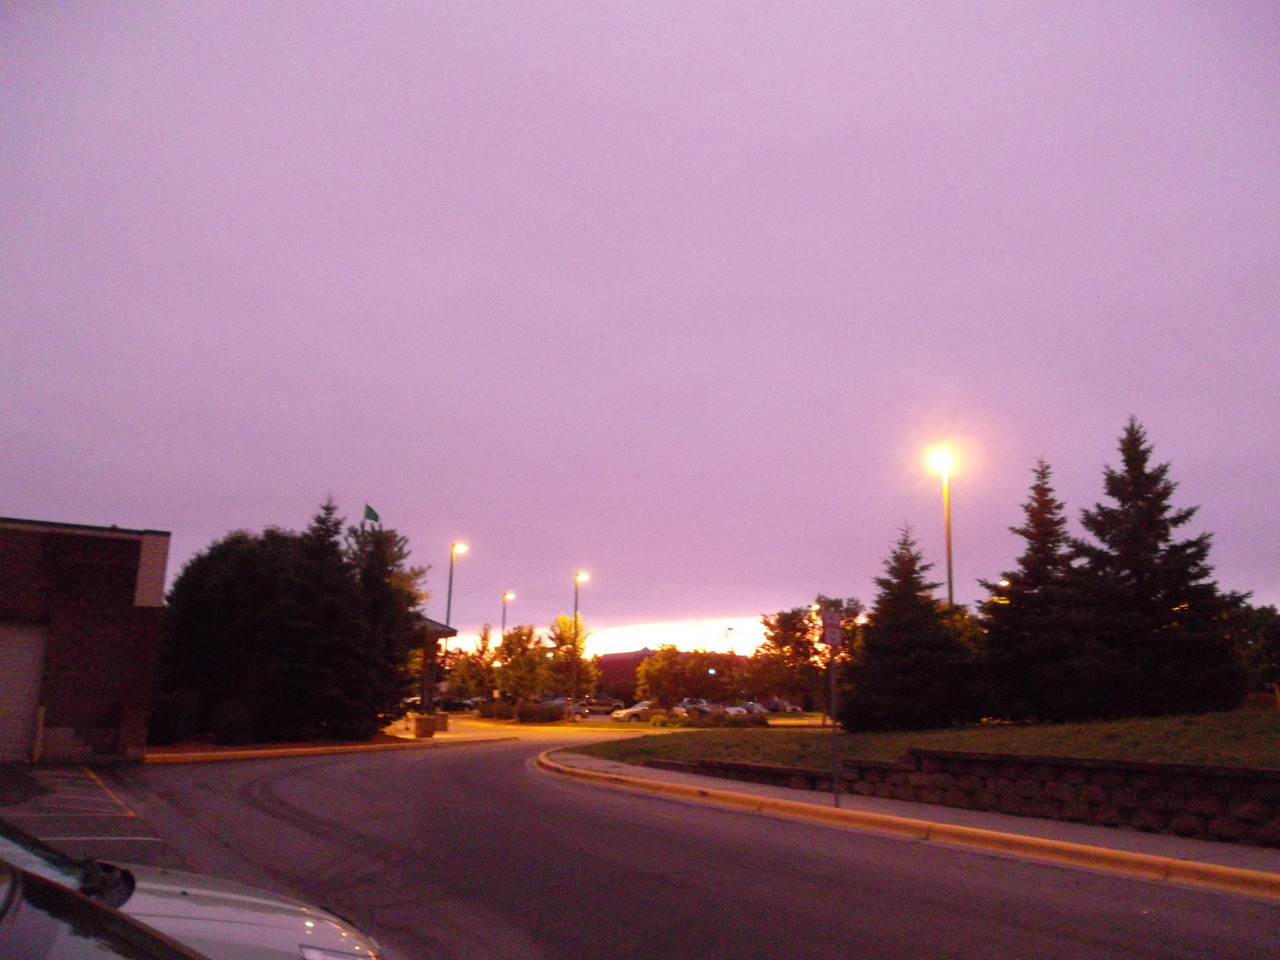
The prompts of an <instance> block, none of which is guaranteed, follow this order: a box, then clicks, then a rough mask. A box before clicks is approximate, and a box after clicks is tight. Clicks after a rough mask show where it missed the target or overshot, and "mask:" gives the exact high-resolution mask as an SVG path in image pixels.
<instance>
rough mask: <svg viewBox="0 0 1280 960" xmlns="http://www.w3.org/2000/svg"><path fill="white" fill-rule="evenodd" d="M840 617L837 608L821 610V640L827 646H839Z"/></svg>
mask: <svg viewBox="0 0 1280 960" xmlns="http://www.w3.org/2000/svg"><path fill="white" fill-rule="evenodd" d="M841 619H842V617H841V616H840V611H839V610H823V611H822V642H823V643H825V644H826V645H827V646H829V647H838V646H840V639H841V629H840V621H841Z"/></svg>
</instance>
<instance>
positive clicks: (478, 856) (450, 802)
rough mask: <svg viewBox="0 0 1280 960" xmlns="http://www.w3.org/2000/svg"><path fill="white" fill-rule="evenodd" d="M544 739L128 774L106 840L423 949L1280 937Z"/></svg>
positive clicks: (761, 949) (635, 953) (955, 947)
mask: <svg viewBox="0 0 1280 960" xmlns="http://www.w3.org/2000/svg"><path fill="white" fill-rule="evenodd" d="M525 736H526V738H525V739H522V740H521V741H519V742H514V743H494V744H486V745H483V746H470V747H465V748H460V749H453V750H422V751H401V752H392V753H377V754H354V755H339V756H322V757H308V758H292V759H280V760H255V761H245V762H231V763H215V764H196V765H180V766H148V767H142V768H133V769H128V770H124V771H121V772H120V773H119V774H118V775H114V776H113V777H111V778H106V780H105V786H106V787H107V788H109V790H110V791H111V793H112V794H113V795H114V796H115V798H117V800H118V802H119V804H120V805H121V806H122V807H123V808H127V809H128V810H129V811H130V812H131V813H132V815H133V816H134V817H135V819H134V820H132V821H129V828H128V830H125V828H123V827H121V828H119V830H118V832H129V833H130V836H132V837H133V838H134V839H136V840H137V843H135V844H134V846H133V847H132V848H131V849H129V851H128V854H127V856H126V855H122V851H121V850H119V849H109V850H107V849H104V850H102V851H101V853H102V854H103V855H111V856H114V857H115V858H117V859H128V858H132V859H141V860H153V861H155V862H164V863H172V862H174V860H175V859H177V860H180V861H182V862H185V863H186V864H187V865H188V866H191V867H193V868H195V869H200V870H203V871H206V872H211V873H218V874H221V875H224V876H234V877H236V878H238V879H242V880H246V881H249V882H252V883H256V884H259V885H264V886H268V887H271V888H274V889H277V890H280V891H282V892H289V893H293V894H296V895H298V896H301V897H303V898H305V899H308V900H312V901H315V902H319V903H323V904H325V905H326V906H329V907H331V908H332V909H335V910H337V911H338V912H339V913H342V914H343V915H345V916H347V917H349V918H350V919H352V920H353V921H355V922H356V923H357V924H358V925H359V926H361V927H363V928H365V929H367V930H369V931H370V932H372V933H373V934H374V935H375V936H378V937H379V938H380V939H382V940H384V942H386V943H388V944H389V945H391V946H392V947H393V948H394V949H397V950H398V951H399V952H400V953H401V954H402V955H403V956H404V957H407V958H414V960H436V958H449V960H454V958H473V957H474V958H554V960H562V958H563V960H596V958H599V960H626V958H646V960H647V958H664V960H666V958H677V960H678V958H698V960H715V958H727V957H735V958H774V957H776V958H780V960H804V958H823V957H839V958H841V960H849V958H863V957H865V958H893V960H905V958H917V957H918V958H966V960H969V958H1019V960H1026V958H1042V960H1051V958H1070V960H1081V958H1113V957H1114V958H1120V957H1123V958H1152V960H1156V958H1159V960H1170V958H1197V960H1202V958H1213V960H1229V958H1236V957H1240V958H1245V957H1247V958H1259V957H1275V956H1277V955H1280V906H1276V905H1274V904H1269V903H1266V902H1262V901H1258V900H1252V899H1249V898H1246V897H1240V896H1233V895H1229V894H1219V893H1214V892H1209V891H1198V890H1192V889H1183V888H1178V887H1173V886H1169V885H1158V884H1152V883H1145V882H1140V881H1133V880H1127V879H1123V878H1117V877H1114V876H1109V875H1104V874H1100V873H1093V872H1089V871H1084V870H1075V869H1068V868H1062V867H1056V866H1051V865H1044V864H1037V863H1031V862H1026V861H1020V860H1017V859H1012V858H1002V857H997V856H990V855H984V854H980V853H973V852H967V851H963V850H956V849H950V848H946V847H942V846H939V845H929V844H919V843H912V842H910V841H905V840H899V839H893V838H885V837H879V836H872V835H867V834H862V833H858V832H854V831H848V830H842V829H837V828H831V827H823V826H816V825H812V824H805V823H794V822H788V821H783V820H777V819H771V818H767V817H762V816H759V815H754V814H748V813H739V812H733V811H725V810H718V809H711V808H707V807H702V806H699V805H692V804H685V803H681V802H678V801H673V800H667V799H662V798H658V797H652V796H647V795H646V796H641V795H633V794H629V793H625V792H620V791H616V790H610V789H607V788H601V787H595V786H590V785H585V784H580V783H576V782H571V781H563V780H559V779H556V778H553V777H551V776H549V775H547V774H545V773H542V772H540V771H538V770H536V769H535V768H534V767H533V764H532V759H533V757H534V756H536V754H537V753H538V752H540V751H541V750H543V749H546V748H547V747H548V746H555V745H561V744H562V743H563V742H564V741H563V738H560V739H556V740H552V739H537V738H532V737H529V736H528V735H525ZM29 828H30V827H29ZM33 832H35V831H33ZM64 845H65V844H64ZM79 852H92V851H86V850H84V849H83V846H82V847H81V849H80V851H79Z"/></svg>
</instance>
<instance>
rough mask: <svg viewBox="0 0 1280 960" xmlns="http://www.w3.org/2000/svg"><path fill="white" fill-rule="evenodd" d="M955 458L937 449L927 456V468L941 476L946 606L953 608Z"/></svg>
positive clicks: (948, 451) (947, 452)
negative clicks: (952, 502) (953, 483)
mask: <svg viewBox="0 0 1280 960" xmlns="http://www.w3.org/2000/svg"><path fill="white" fill-rule="evenodd" d="M954 462H955V458H954V457H952V456H951V451H950V450H944V449H941V448H939V449H937V450H934V451H933V452H932V453H931V454H929V466H931V467H933V469H934V470H936V471H937V472H938V473H940V474H942V525H943V527H944V528H945V530H946V537H947V606H949V607H954V606H955V604H956V599H955V583H954V580H953V578H952V572H951V467H952V464H953V463H954Z"/></svg>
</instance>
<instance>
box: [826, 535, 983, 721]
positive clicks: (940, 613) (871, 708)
mask: <svg viewBox="0 0 1280 960" xmlns="http://www.w3.org/2000/svg"><path fill="white" fill-rule="evenodd" d="M932 568H933V564H931V563H925V562H924V557H923V555H922V554H921V553H920V551H919V550H918V548H917V546H916V541H915V539H914V538H913V537H912V535H911V530H910V528H906V529H904V530H903V531H902V533H901V536H899V538H898V541H897V543H896V544H895V545H894V548H893V552H892V553H891V554H890V555H889V557H888V558H887V559H886V560H885V563H884V570H885V574H884V576H882V577H877V578H876V586H877V587H878V588H879V593H878V594H877V596H876V599H875V603H874V605H873V606H872V608H871V612H870V615H869V617H868V621H867V624H866V626H865V627H864V628H863V631H862V638H863V639H862V648H861V650H860V651H859V653H858V656H857V658H856V660H855V661H854V663H853V664H852V665H851V666H850V668H849V670H848V674H847V679H848V681H849V683H848V685H849V686H850V687H851V688H852V689H851V695H849V696H847V697H845V698H844V700H843V703H842V705H841V707H840V711H839V714H840V722H841V723H842V724H843V726H844V728H845V729H846V730H890V729H896V730H919V729H925V728H929V727H943V726H948V725H950V724H952V723H956V722H962V721H964V720H967V719H969V717H970V714H971V712H972V709H973V701H972V687H971V685H972V657H971V656H970V653H969V651H968V650H967V649H966V648H965V646H964V645H963V644H962V643H961V642H960V640H959V638H958V637H957V636H956V634H955V632H954V631H953V630H952V629H951V628H950V627H949V626H948V624H947V620H946V610H945V609H944V604H942V603H940V602H939V601H937V600H936V599H934V597H933V595H932V591H933V590H936V589H937V588H938V587H939V586H940V584H938V583H932V582H929V581H927V580H926V579H925V575H926V574H927V573H928V572H929V571H930V570H931V569H932Z"/></svg>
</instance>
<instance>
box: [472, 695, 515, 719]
mask: <svg viewBox="0 0 1280 960" xmlns="http://www.w3.org/2000/svg"><path fill="white" fill-rule="evenodd" d="M478 711H479V713H480V716H481V717H483V718H484V719H486V720H514V719H515V718H516V708H515V707H514V706H513V705H511V704H509V703H507V701H505V700H486V701H485V702H484V703H482V704H480V706H479V707H478Z"/></svg>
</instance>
